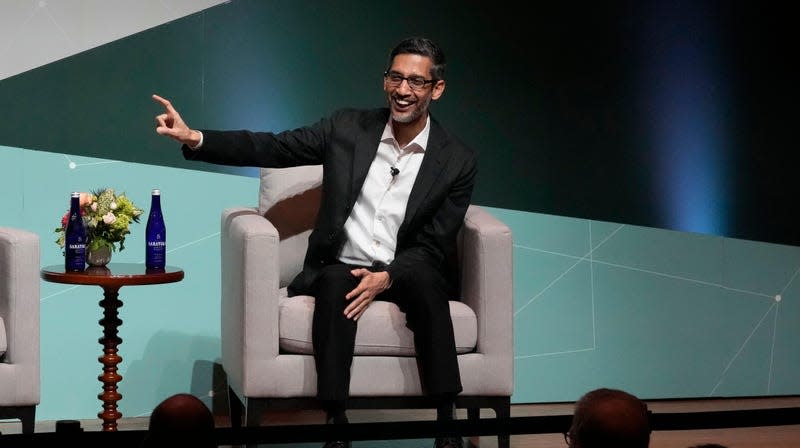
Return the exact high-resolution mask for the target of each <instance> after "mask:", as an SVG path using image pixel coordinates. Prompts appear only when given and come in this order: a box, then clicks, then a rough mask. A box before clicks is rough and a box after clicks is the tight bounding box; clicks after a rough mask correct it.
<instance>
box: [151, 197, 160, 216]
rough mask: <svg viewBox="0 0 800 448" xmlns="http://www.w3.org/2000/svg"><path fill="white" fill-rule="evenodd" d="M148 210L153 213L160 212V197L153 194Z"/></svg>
mask: <svg viewBox="0 0 800 448" xmlns="http://www.w3.org/2000/svg"><path fill="white" fill-rule="evenodd" d="M150 210H151V211H154V212H156V211H157V212H161V196H159V195H157V194H154V195H153V200H152V201H150Z"/></svg>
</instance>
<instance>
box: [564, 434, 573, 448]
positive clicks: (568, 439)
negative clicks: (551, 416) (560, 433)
mask: <svg viewBox="0 0 800 448" xmlns="http://www.w3.org/2000/svg"><path fill="white" fill-rule="evenodd" d="M564 441H565V442H567V446H568V447H571V446H572V435H570V433H569V432H565V433H564Z"/></svg>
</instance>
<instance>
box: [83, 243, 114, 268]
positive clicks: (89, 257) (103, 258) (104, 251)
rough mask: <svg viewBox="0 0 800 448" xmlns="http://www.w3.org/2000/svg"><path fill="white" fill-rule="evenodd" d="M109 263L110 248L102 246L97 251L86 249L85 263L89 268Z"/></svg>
mask: <svg viewBox="0 0 800 448" xmlns="http://www.w3.org/2000/svg"><path fill="white" fill-rule="evenodd" d="M110 261H111V248H110V247H108V246H106V245H103V246H100V247H98V248H97V249H91V248H88V247H87V249H86V262H87V263H88V264H89V266H105V265H107V264H108V262H110Z"/></svg>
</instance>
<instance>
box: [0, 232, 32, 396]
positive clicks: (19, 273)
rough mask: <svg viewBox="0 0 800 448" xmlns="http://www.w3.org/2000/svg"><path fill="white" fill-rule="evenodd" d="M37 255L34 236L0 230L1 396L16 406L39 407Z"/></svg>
mask: <svg viewBox="0 0 800 448" xmlns="http://www.w3.org/2000/svg"><path fill="white" fill-rule="evenodd" d="M39 256H40V254H39V236H38V235H37V234H35V233H32V232H28V231H25V230H20V229H13V228H9V227H0V316H2V317H3V320H4V321H5V327H6V336H7V338H6V341H7V344H8V346H7V348H6V353H5V355H4V356H3V362H2V365H0V395H3V396H6V397H14V398H13V400H14V401H13V403H12V404H15V405H31V404H38V403H39V398H40V387H39V385H40V374H39V367H40V364H39V356H40V342H39V308H40V284H41V280H40V279H39V267H40V265H39ZM4 366H5V368H7V369H5V371H4V369H3V368H4ZM11 370H14V371H15V373H14V372H11ZM3 373H13V374H11V375H3ZM5 381H7V382H8V383H7V384H2V383H3V382H5ZM2 392H8V393H2ZM0 404H3V403H0Z"/></svg>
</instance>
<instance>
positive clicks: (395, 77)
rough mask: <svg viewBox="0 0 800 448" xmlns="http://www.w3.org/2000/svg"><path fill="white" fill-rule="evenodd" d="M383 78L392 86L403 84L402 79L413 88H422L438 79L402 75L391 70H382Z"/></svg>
mask: <svg viewBox="0 0 800 448" xmlns="http://www.w3.org/2000/svg"><path fill="white" fill-rule="evenodd" d="M383 80H384V81H385V82H387V83H388V84H389V85H391V86H392V87H400V85H401V84H403V81H406V82H407V83H408V86H409V87H411V88H412V89H413V90H423V89H425V86H427V85H428V84H435V83H436V82H437V81H439V80H438V79H436V78H433V79H425V78H423V77H422V76H403V75H401V74H400V73H397V72H391V71H385V72H383ZM420 83H422V84H420ZM415 84H417V85H415Z"/></svg>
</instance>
